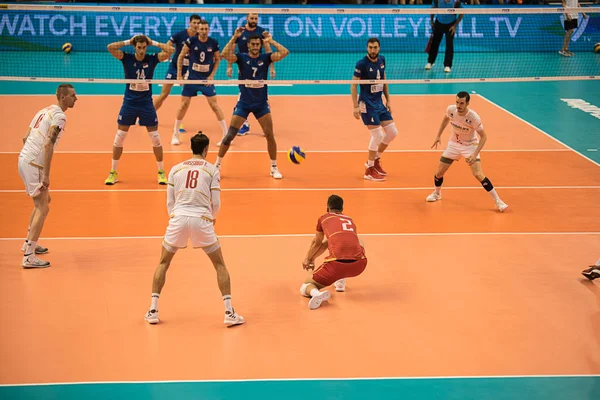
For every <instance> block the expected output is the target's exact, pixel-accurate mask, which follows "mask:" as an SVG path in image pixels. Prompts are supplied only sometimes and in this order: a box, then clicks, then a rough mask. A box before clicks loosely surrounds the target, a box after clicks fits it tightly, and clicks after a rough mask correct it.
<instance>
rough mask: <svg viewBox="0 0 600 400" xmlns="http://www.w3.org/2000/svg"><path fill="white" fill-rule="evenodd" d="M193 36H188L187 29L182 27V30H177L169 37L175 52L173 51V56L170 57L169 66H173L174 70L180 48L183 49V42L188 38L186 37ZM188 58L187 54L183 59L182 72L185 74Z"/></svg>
mask: <svg viewBox="0 0 600 400" xmlns="http://www.w3.org/2000/svg"><path fill="white" fill-rule="evenodd" d="M190 37H193V36H189V35H188V32H187V29H184V30H182V31H179V32H177V33H176V34H174V35H173V36H171V37H170V38H169V41H170V42H173V44H174V45H175V53H173V58H171V65H170V67H171V68H175V71H177V59H178V58H179V54H180V53H181V50H182V49H183V44H184V43H185V41H186V40H188V38H190ZM189 62H190V59H189V55H188V56H186V57H184V59H183V73H184V74H185V72H186V68H187V66H188V65H189Z"/></svg>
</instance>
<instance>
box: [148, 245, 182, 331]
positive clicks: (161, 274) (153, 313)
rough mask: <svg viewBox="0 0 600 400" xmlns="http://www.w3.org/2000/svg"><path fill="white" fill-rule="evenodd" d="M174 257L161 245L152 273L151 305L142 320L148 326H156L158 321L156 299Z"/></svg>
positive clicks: (158, 296) (172, 253)
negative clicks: (158, 258)
mask: <svg viewBox="0 0 600 400" xmlns="http://www.w3.org/2000/svg"><path fill="white" fill-rule="evenodd" d="M173 251H175V250H173ZM174 255H175V253H174V252H172V251H169V249H167V248H166V247H165V245H164V244H163V247H162V252H161V254H160V261H159V262H158V266H157V267H156V270H155V271H154V278H153V279H152V303H151V304H150V310H149V311H148V312H147V313H146V316H145V317H144V319H145V320H146V321H148V322H149V323H150V324H157V323H158V321H159V319H158V299H159V298H160V293H161V292H162V289H163V287H164V286H165V281H166V279H167V271H168V270H169V266H170V265H171V261H172V260H173V256H174Z"/></svg>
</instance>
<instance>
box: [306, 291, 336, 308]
mask: <svg viewBox="0 0 600 400" xmlns="http://www.w3.org/2000/svg"><path fill="white" fill-rule="evenodd" d="M330 298H331V294H329V292H328V291H327V290H323V291H322V292H319V294H318V295H316V296H314V297H311V298H310V300H309V301H308V308H310V309H311V310H316V309H317V308H319V307H321V304H322V303H323V302H324V301H327V300H329V299H330Z"/></svg>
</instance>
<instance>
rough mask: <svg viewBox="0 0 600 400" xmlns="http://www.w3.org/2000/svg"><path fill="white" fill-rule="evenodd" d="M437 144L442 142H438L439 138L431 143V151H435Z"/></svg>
mask: <svg viewBox="0 0 600 400" xmlns="http://www.w3.org/2000/svg"><path fill="white" fill-rule="evenodd" d="M438 144H442V141H441V140H440V138H439V137H438V138H435V142H433V144H432V145H431V148H432V149H434V148H435V149H437V147H438Z"/></svg>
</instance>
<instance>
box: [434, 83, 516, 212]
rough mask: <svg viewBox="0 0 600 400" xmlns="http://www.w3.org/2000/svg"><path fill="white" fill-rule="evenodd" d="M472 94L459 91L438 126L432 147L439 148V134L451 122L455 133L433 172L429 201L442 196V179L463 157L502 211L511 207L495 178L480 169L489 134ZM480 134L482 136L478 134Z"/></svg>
mask: <svg viewBox="0 0 600 400" xmlns="http://www.w3.org/2000/svg"><path fill="white" fill-rule="evenodd" d="M470 100H471V96H470V95H469V93H467V92H460V93H458V94H457V95H456V105H453V106H449V107H448V108H447V109H446V115H445V116H444V119H443V120H442V124H441V126H440V129H439V130H438V134H437V137H436V138H435V142H433V145H432V146H431V147H432V148H437V146H438V144H440V143H441V141H440V138H441V136H442V133H443V132H444V129H446V126H447V125H448V123H450V126H451V127H452V135H451V136H450V139H449V140H448V146H447V147H446V150H445V151H444V153H443V154H442V157H441V158H440V162H439V165H438V169H437V171H436V173H435V176H434V185H435V191H434V192H433V193H431V194H430V195H429V196H427V201H429V202H434V201H438V200H441V199H442V183H443V182H444V174H445V173H446V171H448V168H450V165H452V163H453V162H454V161H458V160H460V159H461V157H464V158H465V160H466V161H467V164H469V166H470V167H471V172H472V173H473V176H474V177H475V178H476V179H477V180H478V181H479V183H481V185H482V186H483V188H484V189H485V190H486V191H487V192H488V193H489V194H490V195H491V196H492V198H493V199H494V201H495V202H496V208H498V210H499V211H500V212H503V211H504V210H506V209H507V208H508V205H506V203H504V202H503V201H502V200H501V199H500V197H499V196H498V193H496V189H494V185H492V182H490V180H489V179H488V178H487V177H486V176H485V175H484V173H483V171H482V170H481V159H480V157H479V153H480V152H481V149H482V148H483V146H484V145H485V142H486V141H487V134H486V132H485V130H484V129H483V124H482V123H481V118H479V115H477V113H476V112H475V111H473V110H471V109H469V101H470ZM477 135H479V137H480V138H479V139H478V138H477Z"/></svg>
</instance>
